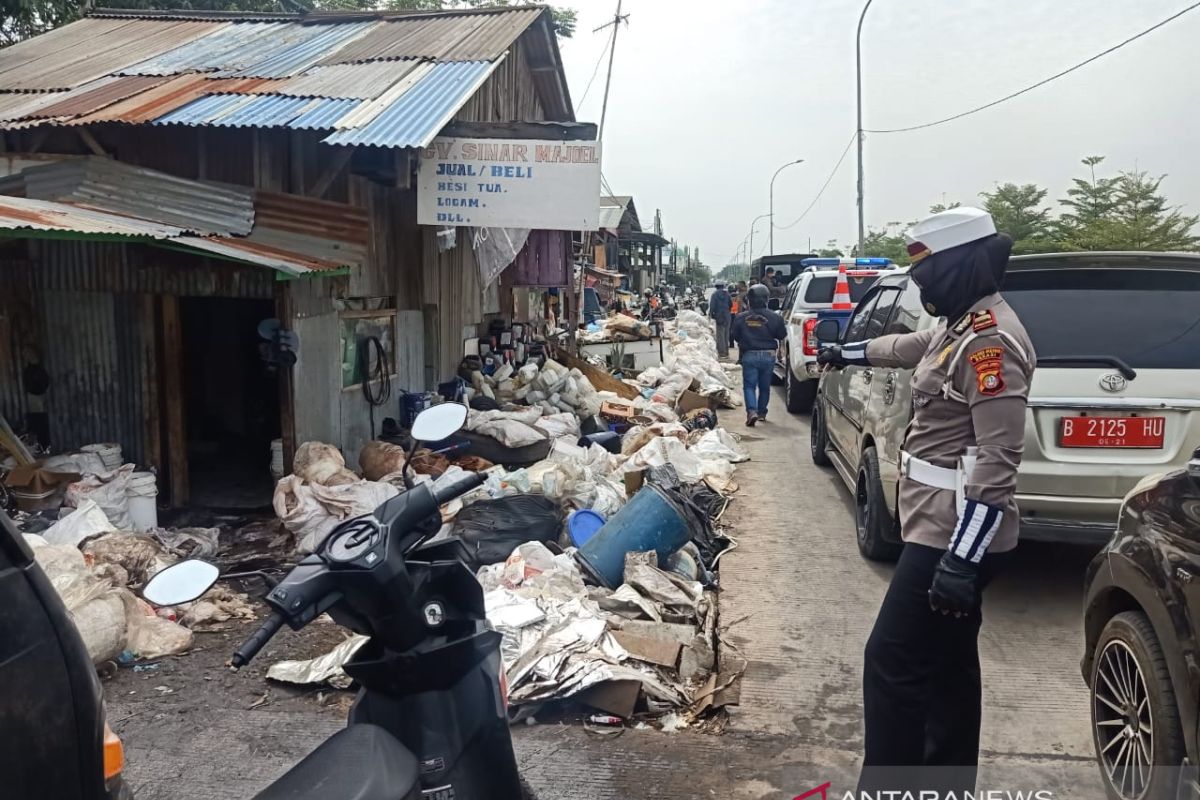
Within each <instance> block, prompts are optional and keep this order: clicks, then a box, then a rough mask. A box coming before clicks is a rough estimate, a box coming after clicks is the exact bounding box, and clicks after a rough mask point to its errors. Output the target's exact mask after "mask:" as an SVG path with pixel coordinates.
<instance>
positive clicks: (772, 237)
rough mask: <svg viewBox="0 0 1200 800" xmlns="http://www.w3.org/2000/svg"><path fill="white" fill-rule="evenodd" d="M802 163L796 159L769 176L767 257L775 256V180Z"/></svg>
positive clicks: (799, 159)
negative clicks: (769, 229)
mask: <svg viewBox="0 0 1200 800" xmlns="http://www.w3.org/2000/svg"><path fill="white" fill-rule="evenodd" d="M803 161H804V159H803V158H797V159H796V160H795V161H789V162H788V163H786V164H784V165H783V166H782V167H780V168H779V169H777V170H775V174H774V175H772V176H771V189H770V192H769V194H770V195H771V197H770V204H771V205H770V208H771V211H770V213H769V214H768V215H767V216H769V217H770V218H771V233H770V237H769V241H770V244H769V245H767V254H768V255H772V256H773V255H775V179H776V178H778V177H779V173H781V172H783V171H784V170H785V169H787V168H788V167H790V166H792V164H799V163H801V162H803Z"/></svg>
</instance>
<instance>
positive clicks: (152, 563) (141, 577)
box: [81, 531, 177, 585]
mask: <svg viewBox="0 0 1200 800" xmlns="http://www.w3.org/2000/svg"><path fill="white" fill-rule="evenodd" d="M81 549H82V551H83V555H84V558H86V559H87V561H88V563H89V564H90V565H101V564H117V565H119V566H120V567H121V568H122V569H123V570H125V572H126V573H127V574H128V576H129V581H130V582H131V583H134V584H139V585H140V584H143V583H145V582H146V581H148V580H149V579H150V577H151V576H152V575H155V574H156V573H158V571H159V570H162V569H165V568H166V567H169V566H171V565H172V564H174V563H175V561H176V560H177V559H176V557H175V556H173V555H171V554H169V553H167V552H166V551H165V550H164V548H163V546H162V545H160V544H159V543H158V542H157V541H156V540H155V539H154V538H153V537H151V536H147V535H145V534H141V533H126V532H123V531H114V532H112V533H105V534H102V535H101V536H97V537H96V538H95V539H89V540H88V541H86V542H84V543H83V547H82V548H81Z"/></svg>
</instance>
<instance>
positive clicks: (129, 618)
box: [120, 591, 192, 658]
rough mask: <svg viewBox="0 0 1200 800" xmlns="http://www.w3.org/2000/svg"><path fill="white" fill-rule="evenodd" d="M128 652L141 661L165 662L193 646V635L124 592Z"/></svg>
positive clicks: (151, 607) (148, 605) (122, 599)
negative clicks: (158, 660) (155, 660)
mask: <svg viewBox="0 0 1200 800" xmlns="http://www.w3.org/2000/svg"><path fill="white" fill-rule="evenodd" d="M120 595H121V601H122V602H123V603H124V622H125V648H124V649H126V650H128V651H129V652H131V653H133V654H134V655H136V656H137V657H138V658H162V657H163V656H169V655H173V654H174V653H182V652H183V651H184V650H187V649H188V648H189V647H191V646H192V632H191V631H190V630H188V629H187V628H185V627H183V626H182V625H177V624H175V623H174V622H171V621H170V620H169V619H163V618H162V617H160V616H158V615H157V614H156V613H154V607H153V606H151V605H150V604H149V603H147V602H146V601H144V600H141V599H139V598H137V597H134V595H133V593H132V592H128V591H122V592H121V593H120Z"/></svg>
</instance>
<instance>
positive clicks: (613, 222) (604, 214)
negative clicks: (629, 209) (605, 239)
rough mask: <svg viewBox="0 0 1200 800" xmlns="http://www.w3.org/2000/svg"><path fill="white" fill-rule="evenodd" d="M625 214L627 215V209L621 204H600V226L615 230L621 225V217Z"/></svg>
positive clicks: (604, 228)
mask: <svg viewBox="0 0 1200 800" xmlns="http://www.w3.org/2000/svg"><path fill="white" fill-rule="evenodd" d="M623 216H625V209H623V208H621V207H620V206H600V228H601V229H603V230H609V231H615V230H616V229H617V228H619V227H621V217H623Z"/></svg>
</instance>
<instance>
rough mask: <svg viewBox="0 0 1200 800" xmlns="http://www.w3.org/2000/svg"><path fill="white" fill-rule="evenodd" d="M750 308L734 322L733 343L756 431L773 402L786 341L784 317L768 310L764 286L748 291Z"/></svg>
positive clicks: (748, 419) (748, 412) (748, 417)
mask: <svg viewBox="0 0 1200 800" xmlns="http://www.w3.org/2000/svg"><path fill="white" fill-rule="evenodd" d="M745 297H746V303H747V305H749V306H750V308H749V309H747V310H746V311H743V312H742V313H740V314H738V315H737V317H735V318H734V320H733V340H734V341H735V342H736V343H737V347H738V356H739V358H738V362H739V363H740V364H741V365H742V392H743V393H744V394H745V395H746V425H747V426H749V427H751V428H753V427H754V424H755V423H756V422H758V421H759V420H760V419H762V420H765V419H766V418H767V403H768V401H770V399H771V376H772V375H773V374H774V372H775V352H776V350H778V349H779V341H780V340H781V339H786V338H787V327H786V326H785V325H784V322H783V317H781V316H779V315H778V314H776V313H775V312H774V311H771V310H770V309H768V308H767V301H768V300H769V299H770V297H771V291H770V290H769V289H767V287H766V286H763V285H762V284H761V283H759V284H755V285H754V286H751V287H750V288H749V289H748V290H747V291H746V295H745Z"/></svg>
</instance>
